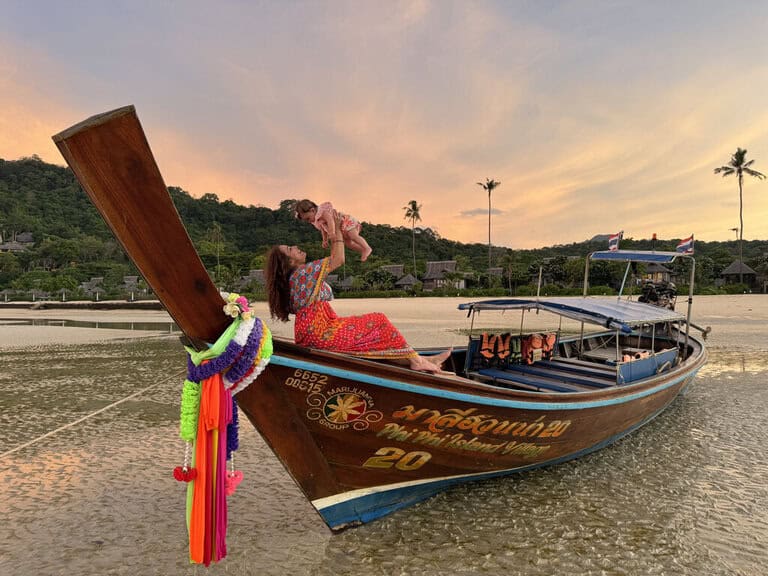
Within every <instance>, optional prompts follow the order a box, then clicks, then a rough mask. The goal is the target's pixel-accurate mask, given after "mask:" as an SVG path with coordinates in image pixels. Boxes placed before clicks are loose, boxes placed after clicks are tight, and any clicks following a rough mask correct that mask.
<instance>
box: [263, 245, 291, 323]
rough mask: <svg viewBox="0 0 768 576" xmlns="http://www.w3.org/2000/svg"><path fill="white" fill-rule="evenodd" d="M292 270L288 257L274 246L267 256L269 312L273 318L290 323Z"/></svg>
mask: <svg viewBox="0 0 768 576" xmlns="http://www.w3.org/2000/svg"><path fill="white" fill-rule="evenodd" d="M291 272H293V269H292V268H291V263H290V260H289V259H288V255H287V254H286V253H285V252H283V251H282V250H280V246H273V247H272V249H271V250H270V251H269V253H268V254H267V266H266V270H265V279H266V282H267V296H268V298H269V312H270V314H271V315H272V318H277V319H278V320H282V321H283V322H287V321H288V314H289V312H290V308H291V287H290V283H289V281H290V278H291Z"/></svg>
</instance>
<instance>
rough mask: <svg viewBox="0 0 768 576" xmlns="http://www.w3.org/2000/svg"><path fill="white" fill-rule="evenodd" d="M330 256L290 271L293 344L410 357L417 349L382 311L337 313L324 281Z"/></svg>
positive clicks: (380, 356)
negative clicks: (340, 314)
mask: <svg viewBox="0 0 768 576" xmlns="http://www.w3.org/2000/svg"><path fill="white" fill-rule="evenodd" d="M329 265H330V258H323V259H322V260H315V261H313V262H308V263H306V264H303V265H302V266H300V267H298V268H297V269H296V270H294V271H293V273H292V274H291V279H290V286H291V311H292V312H293V313H294V314H295V315H296V323H295V325H294V338H295V340H296V344H299V345H301V346H307V347H309V348H320V349H323V350H333V351H334V352H343V353H345V354H350V355H353V356H360V357H363V358H377V359H394V358H413V357H415V356H417V353H416V351H415V350H414V349H413V348H411V347H410V346H409V345H408V343H407V342H406V341H405V338H403V336H402V334H400V331H399V330H398V329H397V328H395V327H394V326H393V325H392V323H391V322H390V321H389V318H387V317H386V315H384V314H382V313H381V312H371V313H369V314H363V315H361V316H344V317H341V316H338V315H337V314H336V312H335V311H334V310H333V308H332V307H331V304H330V301H331V300H333V290H331V287H330V286H329V285H328V284H327V283H326V282H325V279H326V277H327V276H328V272H329Z"/></svg>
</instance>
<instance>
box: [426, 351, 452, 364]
mask: <svg viewBox="0 0 768 576" xmlns="http://www.w3.org/2000/svg"><path fill="white" fill-rule="evenodd" d="M452 353H453V347H451V348H448V350H445V351H443V352H440V354H435V355H434V356H427V360H429V361H430V362H432V363H433V364H436V365H437V366H438V367H440V368H442V366H443V362H445V361H446V360H448V357H449V356H450V355H451V354H452Z"/></svg>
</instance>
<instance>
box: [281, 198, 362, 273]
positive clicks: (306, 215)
mask: <svg viewBox="0 0 768 576" xmlns="http://www.w3.org/2000/svg"><path fill="white" fill-rule="evenodd" d="M296 217H297V218H299V219H300V220H304V221H305V222H309V223H310V224H312V225H313V226H314V227H315V228H317V229H318V230H320V232H321V233H322V235H323V248H325V247H327V246H328V238H330V237H332V236H333V235H334V234H335V233H336V222H337V221H339V222H340V224H339V225H340V226H341V234H342V237H343V238H344V246H346V247H347V248H349V249H350V250H354V251H355V252H358V253H359V254H360V261H361V262H365V261H366V260H367V259H368V256H370V255H371V252H373V249H372V248H371V247H370V246H369V245H368V242H366V241H365V238H363V237H362V236H360V222H358V221H357V219H356V218H354V217H352V216H350V215H349V214H343V213H342V212H337V211H336V210H334V208H333V206H331V203H330V202H323V203H322V204H320V206H318V205H317V204H315V203H314V202H312V200H301V201H299V202H297V203H296Z"/></svg>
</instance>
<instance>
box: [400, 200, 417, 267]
mask: <svg viewBox="0 0 768 576" xmlns="http://www.w3.org/2000/svg"><path fill="white" fill-rule="evenodd" d="M403 210H405V219H406V220H410V221H411V235H412V236H413V242H412V244H411V245H412V246H413V277H414V278H416V220H419V221H421V214H420V212H419V210H421V204H418V203H417V202H416V200H411V201H410V202H408V205H407V206H403Z"/></svg>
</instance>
